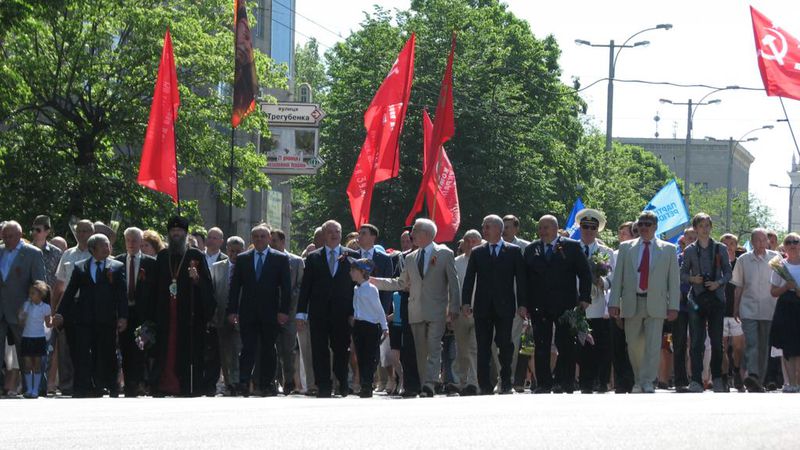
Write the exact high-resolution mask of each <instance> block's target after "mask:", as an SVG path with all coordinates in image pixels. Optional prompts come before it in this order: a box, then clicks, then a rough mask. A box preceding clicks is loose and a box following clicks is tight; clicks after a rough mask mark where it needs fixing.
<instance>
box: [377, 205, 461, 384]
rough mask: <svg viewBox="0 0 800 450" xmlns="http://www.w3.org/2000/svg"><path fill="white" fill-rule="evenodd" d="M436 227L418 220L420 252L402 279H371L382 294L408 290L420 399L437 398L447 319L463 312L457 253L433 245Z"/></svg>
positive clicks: (416, 242)
mask: <svg viewBox="0 0 800 450" xmlns="http://www.w3.org/2000/svg"><path fill="white" fill-rule="evenodd" d="M435 237H436V224H435V223H433V221H431V220H428V219H417V220H416V222H414V228H413V229H412V230H411V238H412V239H413V241H414V245H416V246H417V247H418V248H417V250H414V251H413V252H411V253H410V254H409V255H408V256H407V257H406V261H405V266H404V267H403V270H402V272H400V276H399V277H398V278H370V282H371V283H372V284H374V285H375V286H376V287H377V288H378V289H380V290H388V291H400V290H408V293H409V296H408V321H409V323H410V324H411V332H412V334H413V335H414V344H415V346H416V350H417V367H418V368H419V371H420V378H421V379H422V381H423V386H422V392H421V393H420V396H423V397H433V394H434V390H433V389H434V385H435V383H436V381H437V380H438V378H439V371H440V370H441V367H442V364H441V358H442V336H443V335H444V331H445V324H446V322H447V316H448V315H449V316H450V319H451V321H453V320H455V319H456V318H457V317H458V313H459V311H460V309H461V306H460V298H461V297H460V292H461V291H460V290H459V287H458V275H456V266H455V258H454V256H453V251H452V250H450V249H449V248H447V247H446V246H444V245H437V244H436V243H434V242H433V240H434V238H435Z"/></svg>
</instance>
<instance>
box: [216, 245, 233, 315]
mask: <svg viewBox="0 0 800 450" xmlns="http://www.w3.org/2000/svg"><path fill="white" fill-rule="evenodd" d="M231 270H233V267H231V264H230V263H229V262H228V260H227V259H225V260H222V261H217V262H215V263H214V265H212V266H211V284H212V285H213V286H214V301H216V302H217V309H216V310H214V315H213V316H212V317H211V325H212V326H214V327H217V328H219V327H221V326H223V325H224V324H225V323H226V315H227V312H228V295H229V293H230V287H231V285H230V283H229V281H228V280H229V279H230V271H231Z"/></svg>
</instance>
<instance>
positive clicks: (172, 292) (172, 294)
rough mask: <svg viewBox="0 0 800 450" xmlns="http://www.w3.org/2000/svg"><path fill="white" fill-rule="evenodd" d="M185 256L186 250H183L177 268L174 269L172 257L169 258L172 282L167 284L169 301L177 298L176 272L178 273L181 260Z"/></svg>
mask: <svg viewBox="0 0 800 450" xmlns="http://www.w3.org/2000/svg"><path fill="white" fill-rule="evenodd" d="M185 258H186V252H183V256H181V262H179V263H178V268H177V269H176V270H172V259H171V258H170V260H169V271H170V272H171V275H172V283H170V284H169V299H170V300H171V301H173V302H174V301H175V300H177V299H178V273H180V270H181V266H183V260H184V259H185Z"/></svg>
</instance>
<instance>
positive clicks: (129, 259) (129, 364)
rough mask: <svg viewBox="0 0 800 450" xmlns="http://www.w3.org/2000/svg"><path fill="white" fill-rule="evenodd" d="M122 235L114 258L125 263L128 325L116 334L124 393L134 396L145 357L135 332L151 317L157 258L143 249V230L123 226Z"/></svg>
mask: <svg viewBox="0 0 800 450" xmlns="http://www.w3.org/2000/svg"><path fill="white" fill-rule="evenodd" d="M124 236H125V250H126V252H125V253H123V254H121V255H119V256H117V257H116V260H117V261H119V262H121V263H122V264H124V265H125V267H124V270H125V287H126V289H125V292H126V296H125V298H126V300H127V303H128V327H127V328H126V329H125V331H124V332H123V333H121V334H120V336H119V350H120V352H121V353H122V373H123V375H124V377H125V397H136V396H138V395H139V393H140V392H141V386H140V384H141V383H142V382H143V381H144V373H145V366H146V362H147V358H146V356H145V351H144V350H143V349H140V348H139V346H138V345H136V336H135V332H136V328H137V327H139V326H140V325H142V324H143V323H144V322H145V321H146V320H152V319H151V318H152V316H153V311H152V309H153V298H154V295H155V283H154V281H155V279H156V259H155V258H153V257H152V256H147V255H145V254H144V253H142V250H141V248H142V230H140V229H139V228H136V227H131V228H128V229H127V230H125V233H124Z"/></svg>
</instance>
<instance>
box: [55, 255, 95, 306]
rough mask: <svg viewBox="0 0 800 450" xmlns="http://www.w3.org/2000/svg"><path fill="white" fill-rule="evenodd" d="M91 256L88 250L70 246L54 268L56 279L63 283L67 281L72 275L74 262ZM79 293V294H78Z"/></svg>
mask: <svg viewBox="0 0 800 450" xmlns="http://www.w3.org/2000/svg"><path fill="white" fill-rule="evenodd" d="M91 257H92V254H91V253H89V250H88V249H86V250H80V249H78V247H70V248H68V249H67V251H65V252H64V254H63V255H62V256H61V261H59V263H58V269H56V279H57V280H58V281H61V282H63V283H67V282H68V281H69V278H70V277H71V276H72V270H73V269H74V268H75V263H76V262H78V261H84V260H87V259H89V258H91ZM78 295H80V294H78Z"/></svg>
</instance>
